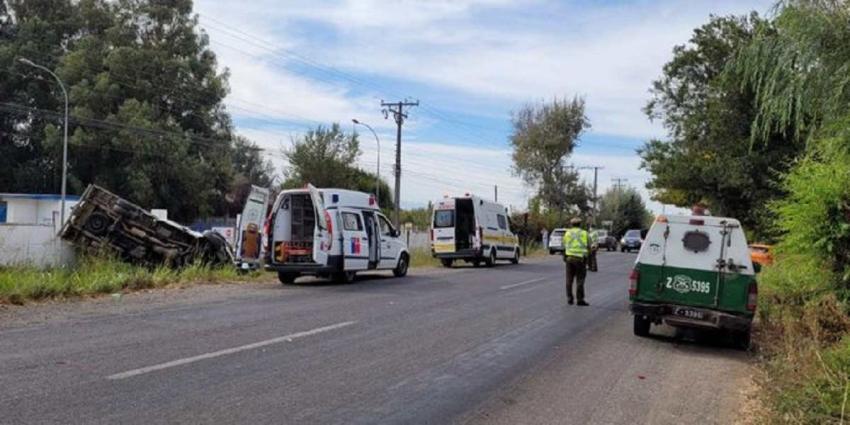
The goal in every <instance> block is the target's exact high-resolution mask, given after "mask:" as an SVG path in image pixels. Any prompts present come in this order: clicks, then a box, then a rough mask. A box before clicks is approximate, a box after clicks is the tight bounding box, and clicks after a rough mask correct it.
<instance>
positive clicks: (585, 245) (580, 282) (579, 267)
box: [564, 218, 590, 306]
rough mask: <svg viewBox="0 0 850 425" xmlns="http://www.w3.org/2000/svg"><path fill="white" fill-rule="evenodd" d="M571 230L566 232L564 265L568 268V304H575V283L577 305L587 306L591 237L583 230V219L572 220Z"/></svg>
mask: <svg viewBox="0 0 850 425" xmlns="http://www.w3.org/2000/svg"><path fill="white" fill-rule="evenodd" d="M570 226H571V227H570V228H569V229H567V231H566V232H564V263H566V268H567V282H566V283H567V285H566V286H567V304H570V305H572V304H573V300H574V298H573V281H575V286H576V298H578V302H576V305H580V306H586V305H588V304H587V302H585V300H584V278H585V277H586V276H587V258H588V256H589V255H590V236H589V235H588V233H587V231H586V230H584V229H582V228H581V219H580V218H574V219H572V220H570Z"/></svg>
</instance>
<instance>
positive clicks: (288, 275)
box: [277, 272, 298, 285]
mask: <svg viewBox="0 0 850 425" xmlns="http://www.w3.org/2000/svg"><path fill="white" fill-rule="evenodd" d="M295 279H298V273H292V272H277V280H279V281H280V283H282V284H284V285H292V284H293V283H295Z"/></svg>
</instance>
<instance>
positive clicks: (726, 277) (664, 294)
mask: <svg viewBox="0 0 850 425" xmlns="http://www.w3.org/2000/svg"><path fill="white" fill-rule="evenodd" d="M757 295H758V288H757V283H756V279H755V270H754V267H753V263H752V261H751V259H750V254H749V250H748V247H747V240H746V237H745V235H744V231H743V229H742V228H741V225H740V223H739V222H738V221H737V220H735V219H732V218H725V217H711V216H659V217H658V218H657V219H656V221H655V223H654V224H653V225H652V227H651V228H650V230H649V232H648V233H647V236H646V239H645V240H644V243H643V246H642V247H641V250H640V253H639V254H638V258H637V261H636V262H635V267H634V269H633V270H632V272H631V276H630V285H629V300H630V302H631V305H630V310H631V312H632V314H633V315H634V333H635V335H638V336H647V335H648V334H649V331H650V327H651V325H652V324H661V323H666V324H668V325H671V326H675V327H684V328H702V329H714V330H720V331H724V332H727V333H729V334H731V335H732V336H733V338H734V340H735V341H736V343H737V344H738V345H740V346H741V347H747V346H749V341H750V328H751V324H752V320H753V315H754V313H755V309H756V301H757Z"/></svg>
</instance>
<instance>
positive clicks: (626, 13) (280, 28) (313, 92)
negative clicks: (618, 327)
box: [195, 0, 773, 213]
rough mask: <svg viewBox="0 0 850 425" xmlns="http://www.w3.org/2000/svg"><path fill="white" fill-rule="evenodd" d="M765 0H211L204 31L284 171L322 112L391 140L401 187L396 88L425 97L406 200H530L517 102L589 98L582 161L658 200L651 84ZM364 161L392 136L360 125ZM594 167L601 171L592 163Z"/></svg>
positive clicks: (383, 167)
mask: <svg viewBox="0 0 850 425" xmlns="http://www.w3.org/2000/svg"><path fill="white" fill-rule="evenodd" d="M772 4H773V1H772V0H771V1H763V0H740V1H737V0H715V1H711V0H687V1H686V0H681V1H672V0H660V1H645V0H604V1H571V0H562V1H549V0H432V1H413V0H394V1H386V0H334V1H321V0H320V1H316V0H313V1H281V0H276V1H271V0H252V1H250V2H233V1H227V0H196V1H195V11H196V12H197V13H198V17H199V23H200V26H201V28H202V29H203V30H204V31H205V32H206V33H207V35H208V36H209V41H210V48H211V49H212V50H213V51H214V52H215V53H216V55H217V57H218V61H219V66H220V67H221V68H222V69H223V68H227V69H228V71H229V73H230V80H229V81H230V89H231V91H230V95H229V96H228V97H227V98H226V100H225V102H226V105H227V108H228V110H229V111H230V113H231V115H232V117H233V120H234V124H235V126H236V129H237V132H238V133H240V134H242V135H244V136H247V137H249V138H251V139H252V140H253V141H255V142H256V143H257V144H259V145H260V146H261V147H262V148H264V149H265V153H266V154H267V155H268V157H269V158H270V159H272V160H273V163H274V164H275V166H276V168H277V171H278V173H279V174H282V172H283V170H284V169H285V167H286V163H285V160H283V159H282V155H281V154H280V152H281V150H282V149H284V148H286V147H287V146H289V145H290V144H291V143H292V140H293V139H296V138H298V137H299V135H301V134H303V133H304V132H306V131H308V130H310V129H312V128H315V127H316V126H318V125H325V126H327V125H329V124H330V123H334V122H338V123H340V124H341V125H342V126H343V128H344V129H345V130H346V131H353V130H355V128H354V125H353V124H352V122H351V120H352V119H353V118H356V119H358V120H360V121H362V122H365V123H367V124H369V125H371V126H372V127H373V128H374V129H375V131H376V133H377V135H378V138H379V140H380V148H381V149H380V174H381V176H382V177H383V178H384V179H385V180H386V181H388V182H389V183H390V187H392V185H393V174H392V167H393V164H394V161H395V131H396V129H395V123H394V122H393V120H392V116H390V118H389V119H385V117H384V114H383V113H382V107H381V101H382V100H383V101H387V102H396V101H399V100H411V101H414V100H418V101H419V102H420V103H419V106H418V107H412V108H410V109H409V110H408V115H409V118H408V119H407V121H406V122H405V123H404V127H403V136H402V148H401V153H402V161H401V164H402V173H401V174H402V184H401V204H402V207H403V208H411V207H421V206H424V205H427V203H428V201H429V200H435V199H439V198H442V197H443V196H444V195H462V194H464V193H475V194H478V195H480V196H484V197H489V198H492V197H494V186H498V197H499V201H500V202H502V203H504V204H506V205H509V206H511V208H513V209H516V210H522V209H524V208H525V207H526V205H527V200H528V197H529V196H531V195H533V190H532V189H531V188H529V187H527V186H526V185H525V184H524V183H523V182H522V181H521V180H520V179H519V178H517V177H516V176H514V175H513V173H512V172H511V147H510V142H509V137H510V134H511V130H512V128H511V113H512V111H516V110H518V109H520V108H521V107H523V106H524V105H527V104H541V103H542V102H548V101H552V100H553V99H556V98H558V99H564V98H572V97H573V96H582V97H584V98H585V100H586V102H587V103H586V105H587V109H586V112H587V116H588V118H589V120H590V122H591V128H590V129H589V130H588V131H587V132H585V133H584V134H583V135H582V137H581V138H580V141H579V145H578V147H577V148H576V149H575V151H574V152H573V154H572V156H571V157H570V159H569V162H570V163H572V164H573V165H575V166H577V167H590V166H598V167H603V168H602V169H600V170H599V171H598V191H599V193H600V194H601V193H603V192H604V191H605V190H606V189H608V188H609V187H610V186H612V184H613V182H612V179H615V178H617V179H626V180H625V182H626V184H628V185H631V186H633V187H635V188H637V189H638V190H639V191H640V192H641V194H642V195H643V196H644V199H645V200H646V201H647V204H648V206H649V207H650V209H651V210H653V211H654V212H656V213H660V212H662V211H667V212H670V211H674V210H675V209H673V208H671V207H670V206H662V205H661V204H659V203H657V202H654V201H652V200H651V199H650V193H649V192H648V191H647V190H646V188H645V185H646V182H647V181H648V179H649V177H650V176H649V175H648V173H647V172H646V171H645V170H642V169H640V168H639V165H640V158H639V157H638V156H637V154H636V152H635V149H637V148H639V147H640V146H642V145H643V143H644V142H645V141H647V140H649V139H650V138H664V136H665V131H664V128H663V127H662V126H661V125H660V124H659V123H657V122H651V121H650V120H649V119H648V118H647V117H646V115H645V114H644V113H643V112H642V111H641V109H642V107H643V106H644V105H645V104H646V102H647V100H648V99H649V91H648V90H649V87H650V85H651V83H652V81H653V80H654V79H657V78H658V77H659V76H660V75H661V71H662V67H663V65H664V64H665V63H666V62H667V61H669V60H670V59H671V58H672V49H673V47H674V46H675V45H679V44H685V43H687V41H688V39H689V38H690V35H691V33H692V32H693V29H694V28H696V27H697V26H699V25H701V24H703V23H705V22H707V20H708V19H709V16H710V15H711V14H714V15H729V14H736V15H739V14H745V13H748V12H750V11H752V10H756V11H758V12H759V13H761V14H765V13H767V12H769V10H770V8H771V5H772ZM356 130H357V131H358V133H359V134H360V140H361V142H360V146H361V150H362V151H363V154H362V155H361V156H360V159H359V163H358V165H359V166H360V167H361V168H363V169H366V170H369V171H373V172H374V171H375V170H376V169H377V165H378V149H377V145H378V143H377V142H376V141H375V138H374V137H373V136H372V134H371V133H370V132H369V131H368V130H367V129H365V128H364V127H362V126H357V128H356ZM580 172H581V173H582V178H583V179H585V180H586V181H587V182H588V183H591V182H592V181H593V171H592V170H582V171H580Z"/></svg>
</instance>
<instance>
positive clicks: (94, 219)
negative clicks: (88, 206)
mask: <svg viewBox="0 0 850 425" xmlns="http://www.w3.org/2000/svg"><path fill="white" fill-rule="evenodd" d="M110 221H112V220H110V219H109V217H107V216H106V215H104V214H101V213H93V214H92V215H90V216H89V219H88V220H87V221H86V224H85V225H83V228H84V229H86V230H87V231H88V232H89V233H91V234H93V235H95V236H101V235H103V234H104V233H106V230H107V229H108V228H109V222H110Z"/></svg>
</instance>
